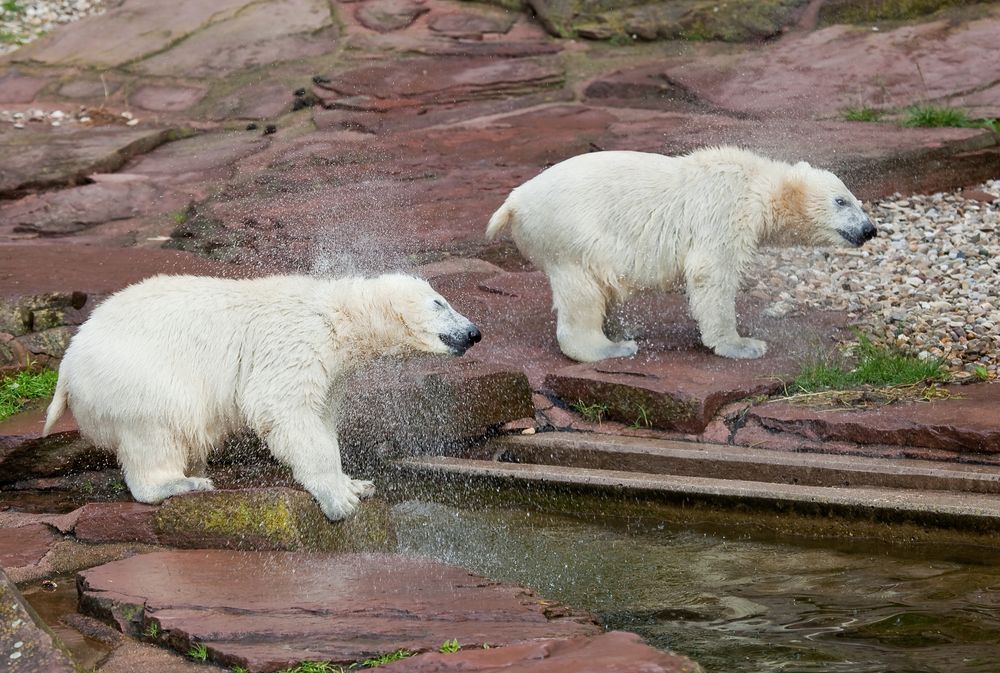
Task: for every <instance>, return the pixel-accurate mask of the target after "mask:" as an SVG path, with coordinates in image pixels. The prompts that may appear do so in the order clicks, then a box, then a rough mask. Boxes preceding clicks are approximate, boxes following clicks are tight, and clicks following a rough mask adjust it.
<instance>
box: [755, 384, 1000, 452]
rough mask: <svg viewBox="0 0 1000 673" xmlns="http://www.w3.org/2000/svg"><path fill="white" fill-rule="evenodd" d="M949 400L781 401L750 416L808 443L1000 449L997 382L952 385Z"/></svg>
mask: <svg viewBox="0 0 1000 673" xmlns="http://www.w3.org/2000/svg"><path fill="white" fill-rule="evenodd" d="M947 390H948V392H950V393H951V394H952V395H953V398H952V399H937V400H933V401H931V402H910V403H905V404H893V405H890V406H885V407H880V408H878V409H871V410H836V409H816V408H810V407H807V406H796V405H792V404H789V403H784V402H772V403H769V404H765V405H759V406H754V407H752V408H751V409H750V411H749V412H748V416H747V417H748V419H749V420H751V421H754V422H757V423H760V425H761V426H762V427H763V428H764V429H765V430H767V431H769V432H772V433H782V434H786V435H787V436H788V437H790V438H792V437H794V438H800V439H805V440H807V441H812V442H853V443H856V444H862V445H871V444H882V445H892V446H913V447H924V448H927V449H941V450H947V451H956V452H959V453H960V454H961V455H967V456H972V455H974V454H977V453H979V454H997V453H1000V413H998V410H1000V385H997V384H993V383H977V384H970V385H964V386H950V387H948V388H947Z"/></svg>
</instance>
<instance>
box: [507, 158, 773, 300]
mask: <svg viewBox="0 0 1000 673" xmlns="http://www.w3.org/2000/svg"><path fill="white" fill-rule="evenodd" d="M762 163H765V164H770V163H771V162H770V161H768V160H766V159H762V158H761V157H758V156H756V155H753V154H751V153H749V152H743V151H740V150H734V149H732V148H720V149H714V150H702V151H700V152H697V153H694V154H691V155H687V156H682V157H668V156H664V155H660V154H652V153H645V152H627V151H608V152H594V153H590V154H583V155H580V156H576V157H573V158H571V159H568V160H566V161H563V162H561V163H559V164H556V165H555V166H553V167H551V168H549V169H547V170H546V171H544V172H542V173H541V174H539V175H538V176H537V177H535V178H533V179H531V180H529V181H528V182H526V183H524V184H523V185H521V186H520V187H518V188H517V189H515V190H514V191H513V192H512V193H511V196H510V198H509V199H508V202H507V203H508V204H509V205H510V206H511V209H512V211H513V217H512V233H513V236H514V240H515V242H516V243H517V246H518V248H519V249H520V250H521V251H522V252H524V253H525V254H526V255H527V256H528V257H529V258H530V259H531V261H532V262H533V263H534V264H535V265H536V266H539V267H541V268H542V269H544V270H546V271H548V270H550V269H552V268H554V267H558V266H559V265H560V264H583V265H584V266H586V267H587V269H588V270H589V271H590V272H592V273H595V274H599V275H601V276H602V277H603V280H604V281H605V282H606V283H607V284H609V285H611V286H616V285H619V284H621V283H628V284H631V285H634V286H637V287H661V286H664V285H670V284H672V283H673V282H675V281H676V280H677V279H678V277H679V276H680V274H681V273H683V268H684V263H685V260H686V258H687V256H688V255H689V254H690V253H691V252H692V251H695V250H702V251H712V252H711V254H718V253H717V252H715V251H716V250H717V249H718V248H720V247H721V246H733V245H736V246H742V245H744V244H745V243H746V242H747V241H750V240H752V238H753V236H754V235H755V232H753V231H752V230H751V229H750V227H749V225H748V223H747V220H748V219H750V217H751V211H752V209H753V204H748V203H746V202H745V200H747V199H748V198H750V197H751V195H752V189H750V188H749V185H748V182H749V180H750V177H749V176H750V175H752V174H759V173H760V171H761V166H760V164H762ZM758 217H759V216H758ZM744 230H745V231H744ZM751 245H752V244H751ZM719 258H720V259H727V258H732V256H731V255H730V256H721V255H720V256H719ZM623 289H624V288H623Z"/></svg>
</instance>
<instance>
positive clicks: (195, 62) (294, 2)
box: [133, 0, 339, 78]
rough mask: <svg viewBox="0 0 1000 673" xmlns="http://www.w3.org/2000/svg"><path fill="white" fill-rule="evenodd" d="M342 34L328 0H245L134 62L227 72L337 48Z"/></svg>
mask: <svg viewBox="0 0 1000 673" xmlns="http://www.w3.org/2000/svg"><path fill="white" fill-rule="evenodd" d="M181 4H182V5H186V4H204V5H206V6H207V7H212V6H214V5H215V4H217V3H214V2H212V3H181ZM338 37H339V29H338V28H337V26H336V25H335V24H334V22H333V17H332V16H331V15H330V6H329V3H327V2H324V1H323V0H277V1H271V2H259V1H258V2H245V3H244V4H243V6H242V7H240V8H239V10H238V11H236V12H235V13H234V14H233V15H232V16H229V17H226V18H225V19H224V20H218V21H213V22H212V23H211V24H210V25H207V26H205V27H204V28H202V29H200V30H198V31H197V32H194V33H193V34H191V35H190V36H188V37H187V39H185V40H184V41H183V42H181V43H179V44H177V46H176V47H173V48H168V49H166V50H164V51H162V52H160V53H156V54H152V55H150V56H148V57H147V58H144V59H143V60H142V61H141V62H139V63H136V64H135V65H134V66H133V68H134V69H135V70H136V71H138V72H142V73H146V74H150V75H163V76H176V77H204V78H212V77H223V76H226V75H230V74H232V73H234V72H237V71H240V70H246V69H248V68H255V67H261V66H268V65H271V64H274V63H279V62H282V61H291V60H296V59H304V58H310V57H313V56H320V55H322V54H325V53H328V52H332V51H335V50H336V49H337V38H338Z"/></svg>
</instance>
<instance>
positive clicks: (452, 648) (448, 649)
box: [438, 638, 462, 654]
mask: <svg viewBox="0 0 1000 673" xmlns="http://www.w3.org/2000/svg"><path fill="white" fill-rule="evenodd" d="M460 649H462V646H461V645H459V644H458V638H452V639H451V640H446V641H444V642H443V643H441V647H439V648H438V652H441V653H442V654H451V653H452V652H458V651H459V650H460Z"/></svg>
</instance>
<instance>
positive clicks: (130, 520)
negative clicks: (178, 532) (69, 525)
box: [73, 502, 159, 544]
mask: <svg viewBox="0 0 1000 673" xmlns="http://www.w3.org/2000/svg"><path fill="white" fill-rule="evenodd" d="M78 512H79V517H78V518H77V522H76V526H74V528H73V534H74V535H75V536H76V539H78V540H80V541H82V542H144V543H147V544H157V543H158V542H159V540H158V538H157V535H156V530H155V526H154V517H155V514H156V512H157V508H156V507H154V506H153V505H144V504H142V503H138V502H95V503H89V504H86V505H84V506H83V507H81V508H80V509H79V510H78Z"/></svg>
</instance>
